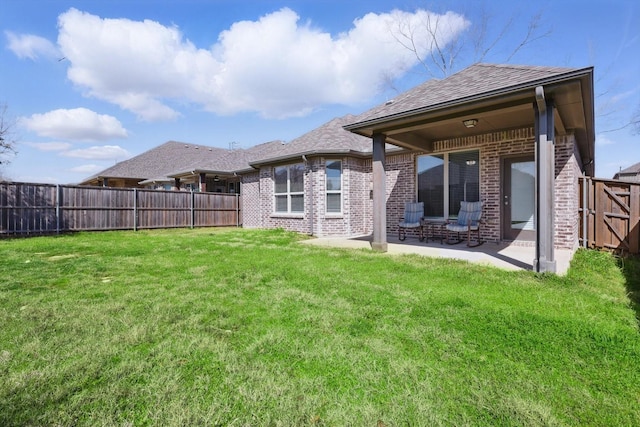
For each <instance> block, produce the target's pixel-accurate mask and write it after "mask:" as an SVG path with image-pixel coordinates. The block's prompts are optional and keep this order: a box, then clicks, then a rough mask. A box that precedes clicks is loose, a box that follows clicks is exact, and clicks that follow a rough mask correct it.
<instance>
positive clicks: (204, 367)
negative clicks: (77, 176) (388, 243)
mask: <svg viewBox="0 0 640 427" xmlns="http://www.w3.org/2000/svg"><path fill="white" fill-rule="evenodd" d="M299 238H300V237H298V236H296V235H294V234H289V233H285V232H282V231H278V230H275V231H251V230H237V229H232V230H226V229H199V230H164V231H142V232H137V233H134V232H105V233H82V234H76V235H66V236H59V237H37V238H31V239H16V240H2V241H0V425H2V426H14V425H15V426H27V425H28V426H48V425H56V426H58V425H60V426H75V425H91V426H111V425H117V426H131V425H136V426H137V425H158V426H186V425H189V426H192V425H224V426H248V425H251V426H263V425H269V426H271V425H273V426H279V425H280V426H298V425H328V426H347V425H350V426H399V425H413V426H439V425H441V426H449V425H458V426H464V425H470V426H476V425H490V426H496V425H498V426H499V425H504V426H578V425H579V426H587V425H593V426H633V425H636V426H637V425H640V332H639V328H638V320H637V317H636V316H637V311H636V310H637V306H635V305H634V304H633V303H632V300H633V298H635V297H636V296H638V293H637V291H638V289H640V284H639V278H640V267H639V266H640V263H639V262H638V261H637V260H625V261H624V268H620V266H619V262H617V261H616V259H615V258H613V257H612V256H611V255H609V254H606V253H601V252H595V251H579V252H578V253H577V255H576V257H575V259H574V261H573V263H572V266H571V269H570V271H569V273H568V275H567V276H566V277H557V276H553V275H537V274H534V273H531V272H507V271H502V270H499V269H496V268H492V267H488V266H483V265H472V264H467V263H464V262H457V261H452V260H445V259H431V258H423V257H418V256H396V257H393V256H389V255H383V254H376V253H372V252H370V251H347V250H338V249H326V248H319V247H312V246H308V245H301V244H299V243H297V240H298V239H299Z"/></svg>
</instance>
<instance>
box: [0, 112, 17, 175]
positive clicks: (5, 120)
mask: <svg viewBox="0 0 640 427" xmlns="http://www.w3.org/2000/svg"><path fill="white" fill-rule="evenodd" d="M17 124H18V121H17V119H14V118H11V117H9V116H8V107H7V104H2V105H0V165H6V164H7V163H9V159H8V158H7V157H8V155H10V154H16V153H17V150H16V145H17V141H16V134H15V131H16V126H17Z"/></svg>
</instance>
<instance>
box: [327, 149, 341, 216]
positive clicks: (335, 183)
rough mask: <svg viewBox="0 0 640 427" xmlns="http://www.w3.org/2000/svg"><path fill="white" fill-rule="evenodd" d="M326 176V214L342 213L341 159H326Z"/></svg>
mask: <svg viewBox="0 0 640 427" xmlns="http://www.w3.org/2000/svg"><path fill="white" fill-rule="evenodd" d="M325 176H326V186H325V189H326V192H327V195H326V199H325V200H326V210H327V213H328V214H341V213H342V160H327V162H326V164H325Z"/></svg>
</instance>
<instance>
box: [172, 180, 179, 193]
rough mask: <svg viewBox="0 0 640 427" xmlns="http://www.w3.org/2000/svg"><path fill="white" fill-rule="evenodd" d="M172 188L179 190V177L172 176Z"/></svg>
mask: <svg viewBox="0 0 640 427" xmlns="http://www.w3.org/2000/svg"><path fill="white" fill-rule="evenodd" d="M173 188H174V190H176V191H180V178H173Z"/></svg>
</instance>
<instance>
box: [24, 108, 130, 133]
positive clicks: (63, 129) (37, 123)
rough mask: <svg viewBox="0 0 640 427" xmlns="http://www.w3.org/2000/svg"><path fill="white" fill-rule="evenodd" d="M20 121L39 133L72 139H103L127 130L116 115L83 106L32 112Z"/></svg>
mask: <svg viewBox="0 0 640 427" xmlns="http://www.w3.org/2000/svg"><path fill="white" fill-rule="evenodd" d="M21 123H22V124H24V126H26V127H27V129H29V130H31V131H33V132H35V133H37V134H38V135H40V136H47V137H50V138H59V139H68V140H71V141H105V140H109V139H113V138H126V137H127V131H126V130H125V129H124V128H123V127H122V124H121V123H120V122H119V121H118V119H116V118H115V117H113V116H109V115H106V114H98V113H96V112H94V111H91V110H88V109H86V108H74V109H71V110H63V109H60V110H53V111H49V112H48V113H44V114H34V115H32V116H31V117H25V118H23V119H22V121H21Z"/></svg>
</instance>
